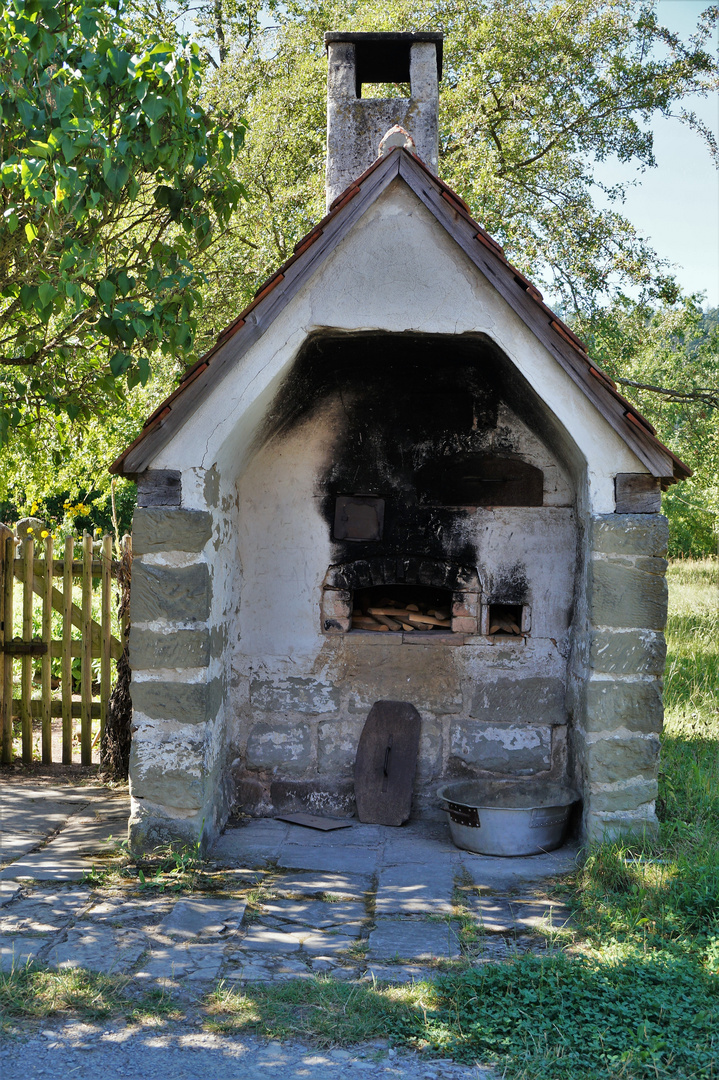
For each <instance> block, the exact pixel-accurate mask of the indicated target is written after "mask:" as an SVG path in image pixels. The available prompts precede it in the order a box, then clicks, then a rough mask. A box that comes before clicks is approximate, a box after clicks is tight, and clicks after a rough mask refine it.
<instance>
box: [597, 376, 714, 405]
mask: <svg viewBox="0 0 719 1080" xmlns="http://www.w3.org/2000/svg"><path fill="white" fill-rule="evenodd" d="M615 382H618V383H619V384H620V385H621V386H632V387H634V388H635V389H636V390H649V391H650V392H651V393H652V394H662V395H663V396H664V397H666V398H668V399H669V400H670V401H677V402H680V403H682V404H684V403H687V402H690V401H697V402H700V403H701V404H702V405H707V406H708V407H709V408H710V409H719V390H713V389H712V388H711V387H710V386H705V387H700V388H699V389H697V390H677V389H672V388H670V387H666V386H652V385H651V384H650V383H640V382H635V381H634V380H633V379H619V378H616V377H615Z"/></svg>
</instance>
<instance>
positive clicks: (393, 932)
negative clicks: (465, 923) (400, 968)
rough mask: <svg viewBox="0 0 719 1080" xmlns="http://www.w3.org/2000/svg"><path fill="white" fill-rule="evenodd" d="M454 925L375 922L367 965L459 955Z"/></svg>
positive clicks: (380, 920) (399, 921)
mask: <svg viewBox="0 0 719 1080" xmlns="http://www.w3.org/2000/svg"><path fill="white" fill-rule="evenodd" d="M457 930H458V927H457V924H456V923H451V922H450V923H447V922H418V921H415V922H412V921H410V920H397V919H377V929H376V930H373V931H372V933H371V934H370V939H369V953H368V961H369V963H370V964H371V963H372V962H374V961H376V960H394V959H395V958H398V959H401V960H405V959H406V960H432V959H435V958H440V959H448V958H456V957H458V956H459V955H460V948H459V937H458V936H457Z"/></svg>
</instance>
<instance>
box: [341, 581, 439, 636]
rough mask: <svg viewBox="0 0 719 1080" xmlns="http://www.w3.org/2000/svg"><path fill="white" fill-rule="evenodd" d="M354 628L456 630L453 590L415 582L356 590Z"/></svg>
mask: <svg viewBox="0 0 719 1080" xmlns="http://www.w3.org/2000/svg"><path fill="white" fill-rule="evenodd" d="M350 629H351V630H363V631H368V630H369V631H374V632H376V633H413V632H415V631H418V632H420V633H439V634H449V633H452V591H451V590H450V589H442V588H436V587H433V586H431V585H415V584H397V585H376V586H371V587H369V588H364V589H355V590H354V592H353V594H352V622H351V626H350Z"/></svg>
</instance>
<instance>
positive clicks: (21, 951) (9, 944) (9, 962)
mask: <svg viewBox="0 0 719 1080" xmlns="http://www.w3.org/2000/svg"><path fill="white" fill-rule="evenodd" d="M46 945H47V938H46V937H15V938H11V937H6V938H4V939H3V940H2V941H0V971H12V970H17V969H18V968H22V967H25V965H26V964H27V963H29V962H30V960H34V959H36V957H37V955H38V953H39V952H40V951H41V950H42V949H44V948H45V946H46Z"/></svg>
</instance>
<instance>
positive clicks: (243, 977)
mask: <svg viewBox="0 0 719 1080" xmlns="http://www.w3.org/2000/svg"><path fill="white" fill-rule="evenodd" d="M232 964H233V966H232V967H229V968H228V969H226V971H225V973H224V976H223V977H224V978H225V979H227V980H228V981H230V982H243V983H245V982H285V981H287V980H288V979H311V978H312V977H313V976H314V974H315V972H314V971H312V969H311V968H310V967H308V965H307V964H306V963H305V962H303V961H302V960H297V959H295V958H294V957H292V956H289V957H277V958H276V960H274V962H273V960H271V959H267V960H261V959H260V958H259V957H256V956H252V957H250V958H248V959H247V961H246V962H242V960H241V959H240V956H239V954H235V956H233V958H232Z"/></svg>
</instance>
